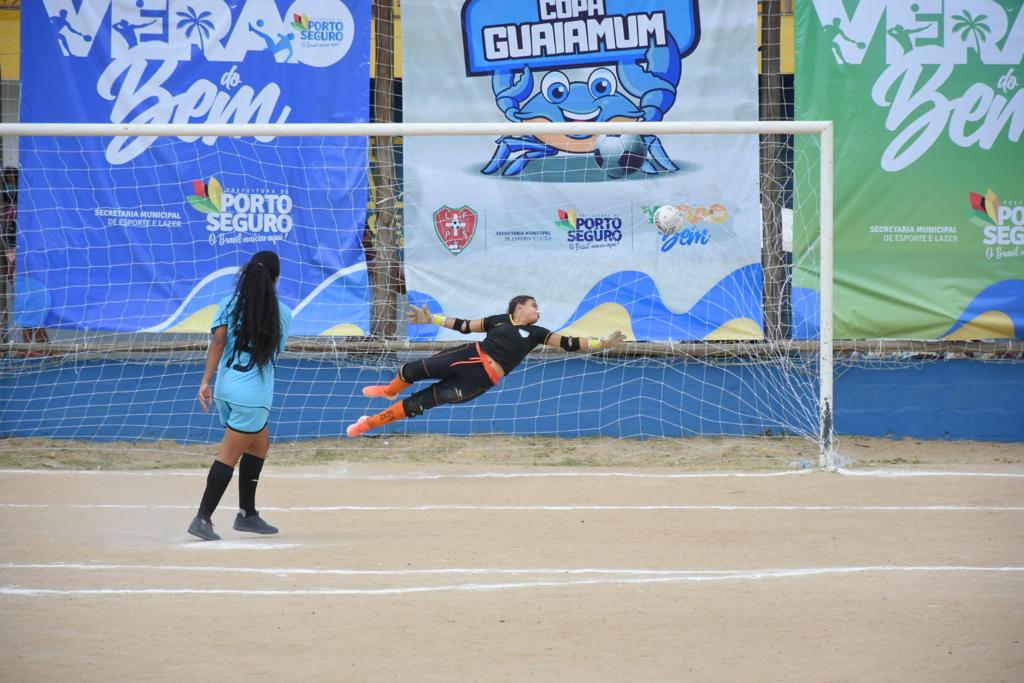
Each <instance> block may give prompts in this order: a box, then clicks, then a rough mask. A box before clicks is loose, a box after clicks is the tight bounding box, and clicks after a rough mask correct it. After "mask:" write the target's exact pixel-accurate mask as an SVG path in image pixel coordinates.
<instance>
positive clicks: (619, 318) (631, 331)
mask: <svg viewBox="0 0 1024 683" xmlns="http://www.w3.org/2000/svg"><path fill="white" fill-rule="evenodd" d="M761 288H762V276H761V266H760V264H750V265H748V266H745V267H743V268H740V269H739V270H736V271H734V272H732V273H730V274H729V275H727V276H726V277H725V278H723V279H722V280H721V281H719V282H718V283H717V284H716V285H715V286H714V287H712V288H711V289H710V290H709V291H708V292H707V293H706V294H705V295H704V296H703V297H701V299H700V300H699V301H697V303H695V304H694V305H693V306H692V307H691V308H690V309H689V310H688V311H684V312H676V311H673V310H671V309H670V308H669V307H668V306H667V305H666V304H665V302H664V300H663V299H662V297H661V293H660V292H659V291H658V287H657V285H656V284H655V283H654V280H653V279H652V278H651V277H650V276H649V275H647V274H646V273H642V272H639V271H632V270H630V271H622V272H619V273H614V274H612V275H609V276H608V277H606V278H604V279H602V280H601V281H600V282H598V283H597V284H595V285H594V286H593V287H592V288H591V289H590V291H589V292H588V293H587V295H586V296H585V297H583V300H582V301H581V302H580V303H579V305H578V306H577V307H576V310H575V312H574V313H573V314H572V315H571V316H570V317H569V319H568V320H567V321H566V322H565V324H564V325H560V326H558V327H556V328H554V329H556V330H557V331H558V332H559V333H563V334H572V335H579V336H604V335H605V334H607V333H608V332H609V331H610V330H613V329H618V330H622V332H623V333H624V334H626V337H627V339H631V340H639V341H669V340H696V339H762V338H763V336H764V335H763V332H762V330H761V324H762V320H763V315H762V312H761ZM408 296H409V303H410V304H413V305H417V306H422V305H423V304H428V305H429V306H430V310H431V311H434V312H441V313H443V312H444V311H442V310H441V308H440V307H439V306H438V304H437V301H436V300H435V299H434V298H433V297H431V296H430V295H428V294H425V293H423V292H413V291H410V292H409V295H408ZM436 336H437V328H436V327H434V326H433V325H410V326H409V340H410V341H432V340H433V339H435V338H436Z"/></svg>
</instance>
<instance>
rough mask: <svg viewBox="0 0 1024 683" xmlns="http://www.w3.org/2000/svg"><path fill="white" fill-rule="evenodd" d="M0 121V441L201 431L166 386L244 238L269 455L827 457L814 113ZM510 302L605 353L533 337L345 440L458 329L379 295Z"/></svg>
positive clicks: (828, 160) (822, 212) (828, 290)
mask: <svg viewBox="0 0 1024 683" xmlns="http://www.w3.org/2000/svg"><path fill="white" fill-rule="evenodd" d="M0 134H2V135H4V136H13V137H15V138H17V140H18V145H19V148H20V158H21V169H20V174H21V175H20V188H19V195H18V232H17V251H16V257H15V258H14V263H12V264H10V265H11V266H12V267H11V269H10V271H11V276H10V277H9V278H8V280H7V282H6V285H7V290H8V291H7V295H6V296H5V300H4V306H5V309H4V311H5V315H6V320H7V322H6V324H5V329H4V334H5V339H6V343H5V351H6V353H5V355H4V358H3V360H2V361H0V362H2V366H0V368H2V369H0V384H2V385H3V388H4V392H5V394H6V395H7V396H8V398H7V401H6V405H5V408H4V413H3V417H2V421H0V425H2V436H9V437H30V438H31V437H42V438H46V439H75V440H84V441H91V442H95V443H97V444H102V443H105V442H108V441H127V442H132V443H136V444H140V446H139V447H140V448H141V447H144V445H143V444H146V443H150V442H153V441H160V440H170V441H176V442H178V443H180V444H194V445H196V446H197V447H198V446H199V445H200V444H206V443H210V442H213V441H216V440H218V439H219V435H220V433H221V430H222V428H221V427H220V425H219V423H217V421H216V418H215V417H213V416H210V415H204V414H203V413H202V412H201V411H199V409H198V406H197V403H196V401H195V394H196V390H197V388H198V383H199V378H200V376H201V373H202V364H203V360H204V354H205V350H206V346H207V341H208V337H209V326H210V323H211V320H212V317H213V313H214V311H215V309H216V306H217V303H218V302H219V301H220V300H221V299H222V298H223V297H224V296H227V295H228V294H230V293H231V291H232V289H233V287H234V279H235V275H236V273H237V271H238V267H239V265H241V264H242V263H244V262H245V261H246V260H247V258H248V257H249V256H251V254H252V253H253V252H255V251H257V250H260V249H273V250H275V251H277V252H278V253H279V254H280V256H281V259H282V276H281V281H280V284H279V288H278V293H279V296H280V297H281V299H282V301H283V302H284V303H286V304H287V305H288V306H289V307H291V309H292V310H293V313H294V322H293V327H292V337H291V339H290V340H289V343H288V347H287V351H286V352H285V353H284V354H283V355H282V357H281V358H280V359H279V360H278V372H277V391H276V398H275V406H274V409H273V411H272V416H271V429H272V435H273V438H274V440H275V442H276V444H277V445H276V446H275V448H276V449H278V450H282V449H288V448H308V447H309V445H310V444H316V447H317V448H319V449H320V450H321V451H323V452H324V453H327V454H330V453H333V452H349V451H351V450H354V449H358V450H359V451H360V452H362V453H363V454H364V455H365V456H366V457H367V458H373V457H387V454H388V453H395V452H412V453H414V454H416V453H420V454H429V453H433V454H437V453H443V452H451V451H453V450H459V449H465V448H475V449H480V450H482V451H486V452H489V453H491V454H493V453H495V452H499V453H500V452H505V453H509V454H510V457H511V456H516V457H517V458H518V459H519V461H521V460H522V459H523V458H527V459H530V458H532V461H533V462H537V463H543V464H572V463H574V462H575V461H576V460H577V457H576V456H575V455H574V453H577V454H579V453H586V454H592V453H595V452H602V451H607V452H610V453H611V452H613V453H615V454H616V457H617V458H619V459H618V460H616V461H617V462H622V458H627V459H628V458H629V457H635V458H637V459H638V462H639V459H640V458H645V457H648V456H650V457H664V458H667V459H671V458H672V457H678V458H687V457H698V456H699V454H701V453H709V454H711V453H713V452H715V451H714V448H710V447H709V444H712V445H713V444H719V445H721V444H722V443H725V441H724V440H728V444H729V445H728V446H727V448H728V449H732V452H733V453H734V454H735V453H741V454H744V455H743V456H742V457H748V458H749V459H750V464H751V465H753V466H758V465H759V464H763V461H760V462H759V461H758V458H761V457H763V458H768V459H771V458H775V459H778V458H784V459H787V463H786V464H795V465H797V466H809V465H813V464H817V465H818V466H821V467H824V468H830V467H833V466H834V464H835V460H834V439H833V420H832V416H833V413H834V409H833V397H832V393H833V392H832V377H833V341H832V326H831V321H832V241H831V237H832V194H831V191H832V128H831V124H830V123H829V122H657V123H636V122H607V123H594V122H575V123H564V124H563V123H494V124H481V123H466V124H460V123H421V124H325V125H309V124H265V125H261V124H244V125H211V124H202V125H197V124H181V125H172V124H168V125H105V124H95V125H93V124H68V125H64V124H11V125H2V126H0ZM183 143H189V144H183ZM664 207H671V210H670V211H661V212H660V213H659V210H660V209H663V208H664ZM659 217H660V218H659ZM523 294H526V295H529V296H533V297H535V298H536V300H537V302H538V305H539V308H540V311H541V319H540V321H539V322H538V323H537V324H538V325H541V326H544V327H546V328H547V329H549V330H551V331H553V332H557V333H559V334H561V335H568V336H579V337H589V338H601V337H604V336H606V335H608V334H609V333H611V332H613V331H615V330H619V331H621V332H622V333H624V334H625V336H626V338H627V343H626V345H625V346H624V347H622V348H620V349H616V350H610V351H609V350H603V351H598V352H596V353H572V352H567V351H564V350H562V349H560V348H549V347H547V346H540V347H538V348H537V349H536V350H535V351H534V352H533V353H531V354H530V355H529V356H528V357H527V359H526V360H525V361H524V363H523V364H522V365H521V366H519V367H518V368H516V369H515V370H514V371H513V372H511V373H509V374H508V375H507V376H506V377H505V378H504V379H503V380H502V381H501V382H500V383H499V384H498V385H497V386H495V387H494V388H492V389H491V390H489V391H487V392H486V393H484V394H482V395H480V396H478V397H476V398H474V399H472V400H470V401H467V402H464V403H460V404H457V405H443V406H439V407H437V408H434V409H432V410H429V411H428V412H427V413H425V414H423V415H422V416H419V417H417V418H415V419H409V420H404V421H402V422H400V423H396V424H395V425H394V426H391V427H387V428H385V429H384V430H382V431H381V432H380V433H379V434H377V435H376V436H377V438H361V439H354V440H346V439H345V438H344V427H345V425H346V424H349V423H350V422H353V421H355V420H356V419H358V417H359V416H360V415H365V414H369V413H373V412H376V411H378V410H381V409H382V408H384V407H386V405H387V404H386V403H374V400H373V399H368V398H366V397H365V396H363V394H362V393H361V387H362V386H365V385H368V384H380V383H382V382H383V383H386V382H387V381H388V380H390V379H391V378H392V377H393V376H394V374H395V372H396V370H397V368H398V367H399V366H400V365H401V364H402V363H406V362H409V361H415V360H418V359H422V358H425V357H426V356H428V355H431V354H434V353H437V352H439V351H443V350H446V349H449V348H451V347H453V346H456V345H459V344H463V343H466V342H467V341H476V340H479V339H480V338H481V335H471V336H469V337H465V336H462V335H460V334H457V333H455V332H454V331H452V330H448V329H441V328H439V327H436V326H434V325H423V324H409V322H408V321H407V319H406V311H407V309H408V306H410V305H415V306H418V307H422V306H424V305H426V306H427V307H428V308H429V309H430V311H431V312H432V313H440V314H442V315H444V316H450V317H457V318H464V319H470V320H472V319H477V318H483V317H485V316H489V315H493V314H502V313H505V312H506V307H507V304H508V302H509V300H510V299H512V297H514V296H517V295H523ZM419 388H422V387H421V386H417V387H414V388H413V390H415V389H419ZM379 400H380V399H378V401H379ZM462 437H474V438H472V439H465V438H462ZM778 443H784V444H796V445H793V446H791V447H789V446H787V447H785V448H782V449H781V450H780V449H775V450H772V449H771V448H769V446H771V445H773V444H778ZM807 454H810V456H809V457H805V456H807ZM714 457H715V456H714V455H708V459H707V461H706V466H707V467H709V468H713V467H714V466H715V460H714ZM669 461H670V460H666V463H668V462H669Z"/></svg>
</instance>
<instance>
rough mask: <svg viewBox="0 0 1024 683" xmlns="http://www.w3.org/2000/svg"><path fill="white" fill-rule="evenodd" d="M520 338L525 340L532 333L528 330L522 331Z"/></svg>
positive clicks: (520, 331)
mask: <svg viewBox="0 0 1024 683" xmlns="http://www.w3.org/2000/svg"><path fill="white" fill-rule="evenodd" d="M519 336H520V337H522V338H523V339H526V338H527V337H529V336H530V333H529V332H528V331H526V330H523V329H520V330H519Z"/></svg>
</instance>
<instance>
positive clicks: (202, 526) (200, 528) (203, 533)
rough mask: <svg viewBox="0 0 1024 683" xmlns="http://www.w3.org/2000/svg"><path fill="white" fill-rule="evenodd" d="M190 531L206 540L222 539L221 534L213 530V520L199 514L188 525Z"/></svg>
mask: <svg viewBox="0 0 1024 683" xmlns="http://www.w3.org/2000/svg"><path fill="white" fill-rule="evenodd" d="M188 532H189V533H190V534H192V535H193V536H198V537H199V538H201V539H203V540H204V541H219V540H220V536H218V535H217V533H216V532H215V531H214V530H213V522H211V521H209V520H206V519H203V518H202V517H200V516H199V515H196V518H195V519H193V520H192V523H191V524H189V525H188Z"/></svg>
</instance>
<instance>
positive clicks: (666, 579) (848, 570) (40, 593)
mask: <svg viewBox="0 0 1024 683" xmlns="http://www.w3.org/2000/svg"><path fill="white" fill-rule="evenodd" d="M570 571H571V570H570ZM591 571H594V570H591ZM656 571H660V570H656ZM897 572H899V573H909V572H920V573H954V572H956V573H966V572H987V573H1020V572H1024V567H972V566H916V567H915V566H865V567H814V568H803V569H755V570H723V571H721V572H680V573H679V574H677V575H672V576H644V577H631V576H629V575H620V576H615V577H609V578H588V579H572V580H566V581H543V580H541V581H523V582H515V583H510V582H505V583H462V584H448V585H436V586H408V587H397V588H307V589H251V588H247V589H238V588H80V589H52V588H30V587H25V586H13V585H8V586H2V587H0V595H11V596H30V597H47V596H66V595H85V596H89V595H104V596H106V595H246V596H252V595H263V596H285V597H295V596H303V595H315V596H325V595H401V594H408V593H431V592H440V591H498V590H510V589H521V588H545V587H571V586H593V585H601V584H606V585H607V584H619V585H636V584H655V583H702V582H710V581H760V580H765V579H785V578H793V577H809V576H824V575H834V574H862V573H897Z"/></svg>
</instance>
